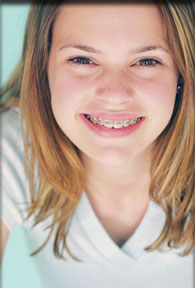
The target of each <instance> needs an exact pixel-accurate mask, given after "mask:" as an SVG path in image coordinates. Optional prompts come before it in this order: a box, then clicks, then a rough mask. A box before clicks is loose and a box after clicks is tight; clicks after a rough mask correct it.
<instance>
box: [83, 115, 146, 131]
mask: <svg viewBox="0 0 195 288" xmlns="http://www.w3.org/2000/svg"><path fill="white" fill-rule="evenodd" d="M86 116H87V118H88V119H90V120H91V121H92V122H93V123H96V124H99V125H104V126H105V127H107V128H121V127H127V126H129V125H133V124H135V123H137V122H139V121H140V120H141V118H136V119H133V120H125V121H121V120H118V121H114V122H112V121H111V120H103V119H102V118H96V117H93V116H90V115H86Z"/></svg>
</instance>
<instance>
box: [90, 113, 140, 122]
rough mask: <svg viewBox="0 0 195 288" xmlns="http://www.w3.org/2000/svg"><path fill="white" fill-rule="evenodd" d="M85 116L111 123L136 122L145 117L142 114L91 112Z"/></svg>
mask: <svg viewBox="0 0 195 288" xmlns="http://www.w3.org/2000/svg"><path fill="white" fill-rule="evenodd" d="M84 114H85V115H90V116H93V117H95V118H96V119H97V118H102V119H104V120H111V121H116V120H119V121H125V120H134V119H137V118H139V117H143V116H141V115H140V114H137V113H117V112H116V113H113V112H112V113H108V112H97V113H96V112H94V113H93V112H89V113H84Z"/></svg>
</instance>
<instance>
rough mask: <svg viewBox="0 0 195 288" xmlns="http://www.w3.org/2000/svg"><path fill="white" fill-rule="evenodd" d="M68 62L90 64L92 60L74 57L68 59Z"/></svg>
mask: <svg viewBox="0 0 195 288" xmlns="http://www.w3.org/2000/svg"><path fill="white" fill-rule="evenodd" d="M68 61H69V62H72V63H75V64H84V65H91V64H94V62H93V61H92V60H91V59H89V58H86V57H80V56H79V57H74V58H71V59H69V60H68Z"/></svg>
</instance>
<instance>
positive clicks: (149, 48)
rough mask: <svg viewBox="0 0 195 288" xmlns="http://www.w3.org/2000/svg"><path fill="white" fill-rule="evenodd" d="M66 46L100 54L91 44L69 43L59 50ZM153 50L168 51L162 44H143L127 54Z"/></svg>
mask: <svg viewBox="0 0 195 288" xmlns="http://www.w3.org/2000/svg"><path fill="white" fill-rule="evenodd" d="M66 48H75V49H79V50H83V51H86V52H90V53H98V54H101V51H100V50H97V49H95V48H93V47H91V46H86V45H80V44H75V45H74V44H70V45H67V46H63V47H61V48H60V49H59V50H60V51H61V50H63V49H66ZM154 50H162V51H164V52H166V53H169V51H168V50H167V49H165V48H163V47H162V46H159V45H148V46H143V47H138V48H135V49H132V50H130V51H129V54H139V53H144V52H148V51H154Z"/></svg>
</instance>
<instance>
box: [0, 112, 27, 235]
mask: <svg viewBox="0 0 195 288" xmlns="http://www.w3.org/2000/svg"><path fill="white" fill-rule="evenodd" d="M0 121H1V179H2V181H1V188H2V218H3V220H4V221H5V223H6V224H7V226H8V228H9V230H10V231H11V230H12V229H13V227H14V226H15V224H21V223H22V221H23V219H24V218H25V216H26V213H25V209H23V208H25V207H26V206H25V205H26V204H24V203H27V202H29V200H30V194H29V183H28V179H27V177H26V174H25V169H24V162H25V156H24V144H23V138H22V131H21V121H20V111H19V109H18V108H11V109H9V110H7V111H4V112H1V113H0Z"/></svg>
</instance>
